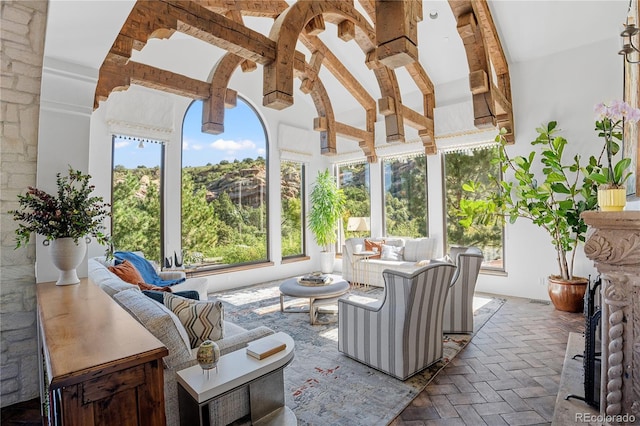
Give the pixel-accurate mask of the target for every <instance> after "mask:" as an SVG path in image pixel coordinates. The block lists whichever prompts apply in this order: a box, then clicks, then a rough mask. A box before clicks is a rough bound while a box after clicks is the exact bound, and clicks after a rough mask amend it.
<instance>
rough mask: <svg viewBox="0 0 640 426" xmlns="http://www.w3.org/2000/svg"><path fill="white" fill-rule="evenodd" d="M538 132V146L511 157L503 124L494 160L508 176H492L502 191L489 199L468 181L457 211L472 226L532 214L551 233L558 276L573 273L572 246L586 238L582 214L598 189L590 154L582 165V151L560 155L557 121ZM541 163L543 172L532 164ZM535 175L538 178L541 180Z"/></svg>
mask: <svg viewBox="0 0 640 426" xmlns="http://www.w3.org/2000/svg"><path fill="white" fill-rule="evenodd" d="M536 132H537V133H538V136H537V137H536V139H535V140H534V141H532V142H531V145H533V146H537V147H540V152H539V156H538V152H536V151H532V152H531V153H529V154H528V155H526V156H516V157H514V158H511V157H510V156H509V155H508V153H507V150H506V145H507V141H506V139H505V137H504V135H505V134H506V131H505V130H504V129H502V130H501V131H500V133H499V134H498V136H496V139H495V140H496V142H498V144H499V147H500V149H499V155H498V157H497V158H495V159H494V160H493V161H494V162H498V163H499V164H500V165H501V168H502V173H503V175H504V174H506V173H507V172H509V173H510V174H511V175H512V176H513V177H512V180H502V179H501V178H500V177H496V176H490V179H492V180H493V181H495V182H497V184H498V186H499V188H500V191H498V192H497V193H495V192H494V193H492V196H491V197H490V198H489V199H477V197H473V194H474V193H478V192H481V190H482V184H481V183H478V182H469V183H466V184H465V185H464V186H463V189H464V190H465V191H467V192H468V193H469V194H470V197H469V198H464V199H462V200H461V201H460V209H459V211H458V212H457V213H458V215H459V217H460V218H461V220H460V224H461V225H463V226H464V227H467V228H468V227H471V226H473V224H474V223H478V224H482V225H487V224H492V223H496V221H501V222H502V223H504V221H505V220H509V222H510V223H514V222H515V221H516V220H517V219H519V218H524V219H528V220H530V221H531V222H532V223H534V224H535V225H537V226H539V227H540V228H542V229H544V230H545V231H546V232H547V233H548V234H549V236H550V237H551V243H552V244H553V246H554V248H555V250H556V253H557V261H558V269H559V271H558V272H559V274H558V276H559V277H561V278H562V279H564V280H572V279H573V264H574V259H575V253H576V247H577V245H578V243H579V242H584V241H585V238H586V232H587V225H586V224H585V223H584V221H583V220H582V218H581V217H580V215H581V213H582V212H584V211H587V210H594V209H595V208H596V204H597V190H596V184H595V182H594V181H593V180H592V179H591V178H590V174H591V173H592V172H593V170H594V169H595V168H596V167H597V165H596V160H595V159H594V158H591V159H590V161H589V163H588V164H587V165H586V166H585V167H584V168H583V167H581V166H580V156H579V155H575V156H574V157H573V158H572V159H571V160H570V161H569V162H568V163H565V162H564V161H565V160H564V158H563V155H564V153H565V148H566V146H567V143H568V142H567V140H566V139H565V138H564V137H562V136H560V135H558V129H557V122H555V121H551V122H549V123H548V124H547V125H546V126H543V127H539V128H537V129H536ZM540 168H541V171H542V174H541V176H538V175H536V170H539V169H540ZM539 177H540V178H542V179H541V180H539Z"/></svg>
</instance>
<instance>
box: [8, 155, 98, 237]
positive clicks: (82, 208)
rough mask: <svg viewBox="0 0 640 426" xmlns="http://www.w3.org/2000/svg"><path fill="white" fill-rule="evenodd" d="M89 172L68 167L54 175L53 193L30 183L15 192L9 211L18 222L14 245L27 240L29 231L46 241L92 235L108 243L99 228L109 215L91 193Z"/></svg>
mask: <svg viewBox="0 0 640 426" xmlns="http://www.w3.org/2000/svg"><path fill="white" fill-rule="evenodd" d="M89 179H91V176H90V175H85V174H83V173H82V172H81V171H79V170H74V169H72V168H71V167H69V175H68V176H61V174H60V173H58V174H57V175H56V184H57V186H58V192H57V195H51V194H49V193H47V192H45V191H43V190H41V189H37V188H34V187H32V186H30V187H29V188H28V191H27V193H26V194H24V195H18V203H19V208H18V209H16V210H11V211H9V214H12V215H13V220H15V221H16V222H19V224H18V229H16V231H15V233H16V248H19V247H21V246H25V245H27V244H28V243H29V239H30V238H31V234H32V233H34V232H35V233H36V234H40V235H42V236H44V237H45V238H46V239H47V240H48V241H51V240H55V239H58V238H73V240H74V241H75V242H76V243H77V242H78V240H79V239H80V238H84V237H85V236H92V237H94V238H95V239H96V241H98V242H99V243H100V244H103V245H108V244H109V241H110V238H109V236H107V235H106V234H105V233H104V232H103V230H104V229H105V228H104V226H103V225H102V221H103V220H104V219H105V218H106V217H107V216H110V212H109V210H108V207H109V204H107V203H104V202H103V198H102V197H96V196H91V193H92V192H93V190H94V189H95V187H94V186H93V185H89Z"/></svg>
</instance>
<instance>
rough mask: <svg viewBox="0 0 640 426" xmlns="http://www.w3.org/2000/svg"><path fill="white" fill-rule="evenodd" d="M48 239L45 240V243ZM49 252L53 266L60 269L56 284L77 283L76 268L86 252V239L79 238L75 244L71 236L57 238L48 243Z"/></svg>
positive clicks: (78, 280)
mask: <svg viewBox="0 0 640 426" xmlns="http://www.w3.org/2000/svg"><path fill="white" fill-rule="evenodd" d="M46 243H48V241H45V245H47V244H46ZM48 245H49V253H50V254H51V261H52V262H53V264H54V266H55V267H56V268H58V269H59V270H60V275H59V276H58V281H56V285H69V284H78V283H79V282H80V278H78V274H77V272H76V268H77V267H78V265H80V262H82V259H84V256H85V254H86V253H87V241H86V240H85V239H84V238H79V239H78V243H77V244H76V243H75V242H74V241H73V238H58V239H57V240H53V241H51V242H50V243H49V244H48Z"/></svg>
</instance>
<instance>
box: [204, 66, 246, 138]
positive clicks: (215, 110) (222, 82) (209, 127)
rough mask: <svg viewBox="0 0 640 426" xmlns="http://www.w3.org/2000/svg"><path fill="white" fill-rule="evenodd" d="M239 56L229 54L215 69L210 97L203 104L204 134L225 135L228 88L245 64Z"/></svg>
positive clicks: (210, 84) (212, 74)
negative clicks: (236, 71) (236, 73)
mask: <svg viewBox="0 0 640 426" xmlns="http://www.w3.org/2000/svg"><path fill="white" fill-rule="evenodd" d="M243 60H244V59H242V58H241V57H240V56H238V55H234V54H233V53H227V54H226V55H224V56H223V57H222V58H220V59H219V60H218V62H217V63H216V64H215V66H214V67H213V70H212V71H211V78H210V80H211V83H209V96H208V97H207V99H206V100H205V101H204V102H203V103H202V132H204V133H210V134H214V135H219V134H220V133H224V109H225V101H226V97H227V90H228V89H227V87H228V86H229V80H231V76H232V75H233V73H234V71H235V70H236V69H237V68H238V66H240V64H241V63H242V62H243Z"/></svg>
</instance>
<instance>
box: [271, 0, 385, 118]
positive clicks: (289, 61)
mask: <svg viewBox="0 0 640 426" xmlns="http://www.w3.org/2000/svg"><path fill="white" fill-rule="evenodd" d="M317 15H327V18H331V17H336V16H337V17H338V18H339V20H340V22H341V21H342V20H344V19H349V20H351V21H353V23H354V24H355V26H356V28H355V32H356V36H355V41H356V43H358V45H360V47H361V48H363V51H364V52H365V53H366V52H369V51H371V50H373V49H374V48H375V33H374V32H373V28H372V27H371V26H370V25H369V23H368V22H367V21H366V20H365V19H364V17H363V16H362V15H360V13H359V12H358V11H357V10H356V9H355V8H354V7H353V6H352V5H351V4H349V3H348V2H339V1H303V2H297V3H295V4H293V5H291V6H290V7H289V8H288V9H287V10H285V11H284V12H283V13H282V14H280V16H278V18H277V19H276V20H275V22H274V24H273V26H272V27H271V32H270V33H269V37H270V38H271V40H273V41H275V43H276V57H275V60H274V61H273V62H271V63H269V64H266V65H265V67H264V83H263V100H262V104H263V105H264V106H267V107H270V108H274V109H284V108H287V107H289V106H291V105H293V60H294V55H295V46H296V42H297V40H298V37H299V36H300V34H301V33H302V31H303V30H304V28H305V26H306V25H307V23H308V22H309V21H311V20H312V19H313V18H314V17H315V16H317ZM330 22H331V21H330Z"/></svg>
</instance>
